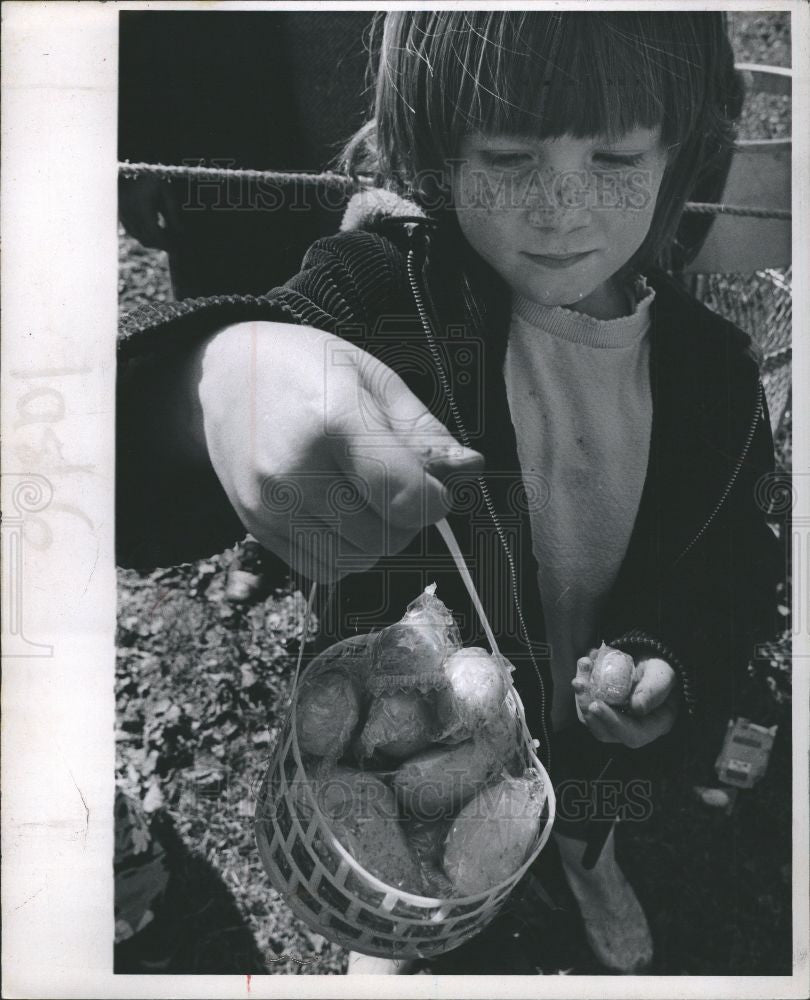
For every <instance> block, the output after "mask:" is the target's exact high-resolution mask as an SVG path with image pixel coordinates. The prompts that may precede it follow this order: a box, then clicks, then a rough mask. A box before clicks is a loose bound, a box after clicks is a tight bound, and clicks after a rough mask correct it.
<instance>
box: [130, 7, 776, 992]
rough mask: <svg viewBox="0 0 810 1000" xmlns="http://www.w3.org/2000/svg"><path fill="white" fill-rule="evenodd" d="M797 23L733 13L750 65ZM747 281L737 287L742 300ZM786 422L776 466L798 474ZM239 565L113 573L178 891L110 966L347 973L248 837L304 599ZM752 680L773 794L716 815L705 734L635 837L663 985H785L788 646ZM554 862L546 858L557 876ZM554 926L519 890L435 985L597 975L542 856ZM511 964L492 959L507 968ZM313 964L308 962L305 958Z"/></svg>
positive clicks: (156, 271) (633, 860) (154, 806)
mask: <svg viewBox="0 0 810 1000" xmlns="http://www.w3.org/2000/svg"><path fill="white" fill-rule="evenodd" d="M788 20H789V18H788V15H786V14H780V13H777V14H745V15H741V14H737V15H734V16H733V19H732V37H733V40H734V43H735V46H736V49H737V52H738V55H739V57H740V58H741V59H745V60H746V61H755V62H764V63H767V62H770V63H772V64H775V65H789V61H790V60H789V53H790V48H789V37H790V35H789V23H788ZM789 130H790V119H789V105H788V103H787V102H786V100H785V99H784V98H756V99H754V100H753V101H750V102H749V105H748V109H747V111H746V118H745V121H744V133H743V134H744V135H745V136H746V137H749V138H754V137H778V136H780V135H785V134H789ZM120 247H121V258H120V259H121V269H120V283H119V293H120V302H121V308H122V310H127V309H130V308H133V307H134V306H136V305H138V304H140V303H143V302H155V301H165V300H166V299H168V298H170V297H171V290H170V285H169V282H168V273H167V268H166V258H165V255H164V254H161V253H158V252H155V251H151V250H147V249H144V248H142V247H140V246H139V245H138V244H137V243H135V242H134V241H133V240H131V239H129V238H128V237H126V236H125V235H123V234H122V236H121V241H120ZM742 290H744V289H742V286H741V285H740V283H739V282H737V284H734V283H732V287H731V288H726V289H724V290H723V291H724V293H725V294H727V295H729V296H730V297H732V298H733V297H734V296H735V295H737V293H740V292H741V291H742ZM789 444H790V423H789V419H788V421H787V423H786V425H785V427H784V428H783V432H782V440H781V441H780V455H781V459H782V463H783V465H784V467H786V468H789V461H790V451H789ZM232 557H233V553H232V552H230V551H228V552H225V553H221V554H219V555H216V556H214V557H212V558H210V559H207V560H204V561H201V562H199V563H195V564H193V565H184V566H180V567H176V568H172V569H166V570H159V571H155V572H153V573H150V574H145V575H141V574H138V573H135V572H132V571H125V570H121V571H119V577H118V582H119V591H118V592H119V608H118V620H119V633H118V652H117V661H116V700H117V721H116V729H117V732H116V747H117V754H116V780H117V782H118V784H119V785H120V786H121V787H122V788H123V789H124V790H125V791H127V792H128V793H129V794H130V795H131V796H133V797H134V798H136V799H138V800H140V801H142V802H145V803H146V804H147V806H148V807H149V809H150V813H151V815H152V817H153V827H154V830H155V832H156V833H158V834H159V836H160V837H161V840H162V841H163V842H164V843H165V845H166V848H167V853H168V857H169V863H170V871H171V876H170V881H169V885H168V889H167V892H166V895H165V899H164V902H163V904H162V906H161V908H160V912H159V915H158V918H157V920H156V921H155V922H154V923H153V924H152V925H151V926H150V927H149V928H148V929H147V930H146V931H144V932H142V933H141V934H139V935H138V936H137V937H135V938H134V939H132V940H130V941H129V942H126V943H124V944H122V945H120V946H118V947H117V948H116V971H119V972H148V971H162V972H174V973H200V974H201V973H240V974H257V973H261V972H273V973H287V974H292V975H295V974H300V973H302V972H306V973H332V974H335V973H339V972H341V971H342V970H343V968H344V964H345V959H346V953H345V952H344V951H343V950H342V949H341V948H338V947H337V946H335V945H332V944H330V943H329V942H327V941H325V940H324V939H323V938H322V937H321V936H320V935H318V934H315V933H313V932H312V931H310V930H309V929H308V928H307V927H306V926H305V925H303V924H302V923H301V922H300V921H298V920H297V919H296V918H295V917H293V916H292V914H291V913H290V911H289V910H288V908H287V907H286V906H285V905H284V904H283V902H282V901H281V899H280V898H279V897H278V895H277V894H276V893H275V892H274V891H273V890H272V889H271V888H270V885H269V883H268V880H267V878H266V876H265V874H264V872H263V870H262V867H261V864H260V862H259V859H258V855H257V851H256V847H255V843H254V839H253V832H252V813H253V809H254V793H255V789H256V787H257V783H258V782H259V781H260V780H261V778H262V776H263V773H264V771H265V769H266V767H267V763H268V758H269V754H270V750H271V747H272V743H273V739H274V737H275V734H276V733H277V731H278V727H279V725H280V723H281V721H282V720H283V717H284V711H285V706H286V703H287V698H288V696H289V680H290V677H291V670H292V665H293V662H294V660H293V657H294V655H295V653H296V652H297V649H298V645H299V643H300V642H301V629H302V608H303V599H302V597H301V595H300V594H291V593H290V592H289V591H288V590H287V589H286V582H285V581H284V580H276V581H273V583H274V585H275V589H274V591H273V593H271V595H270V596H269V597H267V599H266V600H264V601H263V602H261V603H259V604H257V605H255V606H254V607H251V608H249V609H247V610H235V609H234V608H233V607H231V606H230V605H228V603H227V602H225V601H224V599H223V591H224V581H225V574H226V572H227V567H228V564H229V562H230V560H231V559H232ZM787 639H788V637H787V636H785V637H784V639H783V641H782V642H781V643H777V644H774V645H773V647H771V648H769V649H768V650H764V651H762V653H763V655H762V657H761V658H760V659H759V660H758V662H757V663H756V664H755V665H754V668H752V671H751V674H750V677H749V679H748V683H747V685H746V687H745V690H744V691H743V692H742V696H741V706H742V708H743V709H744V711H745V712H746V713H747V714H748V715H749V717H751V718H753V719H755V720H756V721H761V722H764V723H767V724H773V723H774V722H776V723H779V725H780V728H779V734H778V738H777V741H776V745H775V748H774V753H773V757H772V760H771V765H770V768H769V771H768V774H767V776H766V778H765V780H764V781H763V782H762V783H761V784H760V785H759V786H757V787H756V788H755V789H754V790H752V791H750V792H746V793H742V794H741V795H740V796H739V798H738V800H737V803H736V805H735V807H734V810H733V811H732V813H731V814H730V815H727V814H726V813H724V812H723V811H718V810H712V809H710V808H709V807H707V806H705V805H703V804H702V803H701V802H700V801H699V800H698V799H697V797H696V796H695V795H694V793H693V790H692V785H693V783H694V782H695V781H698V782H700V783H705V784H710V783H711V782H712V780H713V773H712V770H711V762H712V760H713V758H714V756H715V754H716V752H717V750H718V748H719V742H718V739H719V737H718V734H716V733H715V734H709V733H706V734H702V737H701V739H700V741H699V743H698V744H697V745H695V746H693V747H692V748H691V750H690V754H689V763H690V766H689V768H688V769H685V770H684V771H683V772H682V773H680V774H677V775H674V776H670V777H669V778H667V779H666V780H665V781H663V782H661V783H660V784H659V786H658V788H657V795H656V802H655V808H654V810H653V813H652V817H651V818H650V819H649V820H648V821H647V822H646V823H644V824H624V825H623V828H622V837H621V838H620V843H619V851H620V854H621V855H622V857H623V866H624V868H625V870H626V871H627V872H628V875H629V877H630V879H631V881H632V882H633V883H634V885H635V886H636V888H637V891H638V893H639V896H640V898H641V900H642V902H643V904H644V907H645V910H646V912H647V913H648V915H649V919H650V923H651V926H652V929H653V934H654V938H655V942H656V952H657V958H656V966H655V968H654V970H653V972H655V973H657V974H670V975H678V974H706V975H755V974H759V975H762V974H787V973H789V971H790V968H791V965H790V961H791V956H790V949H791V934H790V920H791V898H790V888H791V853H790V852H791V840H790V837H791V829H792V823H791V818H792V817H791V785H790V779H791V747H790V716H789V704H790V702H789V693H790V688H789V677H790V671H789V643H788V641H787ZM544 863H545V862H544ZM547 868H548V871H547V881H544V885H545V886H546V888H547V890H548V891H549V892H550V893H551V895H552V898H553V899H554V900H555V902H556V904H557V906H558V907H559V908H558V909H557V910H555V911H554V912H552V913H549V911H548V910H546V909H545V908H544V907H543V906H541V905H539V904H538V903H537V902H536V901H535V900H533V899H532V898H531V897H530V896H526V897H525V898H524V897H520V896H516V897H515V899H514V900H513V901H512V904H511V906H510V908H509V910H508V912H507V914H506V917H505V919H504V921H503V924H502V928H501V931H500V932H499V935H500V936H497V935H496V936H495V937H493V938H492V939H491V940H490V941H489V942H488V943H486V944H485V943H484V942H483V941H482V942H477V941H476V942H474V943H473V945H472V946H470V947H468V948H466V949H463V950H462V951H461V952H460V953H459V954H457V955H455V956H450V957H449V958H448V960H446V961H445V962H444V963H443V964H442V965H437V966H436V969H435V971H448V972H452V971H461V972H464V971H466V972H492V971H494V970H495V968H498V967H499V968H501V969H503V970H504V971H507V970H508V971H512V972H517V971H524V972H538V971H543V972H548V973H554V972H568V973H574V974H576V973H585V972H597V971H599V970H598V969H597V968H596V967H595V965H594V962H593V959H592V957H591V956H590V954H589V952H588V949H587V946H586V945H585V942H584V939H583V935H582V929H581V926H580V925H579V922H578V918H577V915H576V911H575V908H574V907H573V904H572V901H571V899H570V896H569V895H568V894H567V890H566V888H565V886H564V885H563V884H562V883H561V882H560V880H559V873H558V872H555V870H554V866H553V857H552V855H551V854H549V860H548V862H547ZM496 956H498V957H497V961H498V965H497V966H496V965H495V964H494V963H495V961H496ZM302 963H303V964H302Z"/></svg>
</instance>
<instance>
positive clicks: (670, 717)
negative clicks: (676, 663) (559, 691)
mask: <svg viewBox="0 0 810 1000" xmlns="http://www.w3.org/2000/svg"><path fill="white" fill-rule="evenodd" d="M596 653H597V651H596V650H595V649H592V650H591V651H590V653H589V655H588V656H581V657H580V658H579V660H577V676H576V677H575V678H574V679H573V680H572V681H571V685H572V687H573V688H574V697H575V699H576V707H577V714H578V715H579V718H580V721H581V722H583V723H584V724H585V725H586V726H587V727H588V729H589V730H590V732H591V733H592V734H593V736H594V737H595V738H596V739H597V740H599V741H600V742H601V743H623V744H624V745H625V746H627V747H632V748H634V749H637V748H638V747H642V746H646V745H647V744H648V743H652V741H653V740H657V739H658V737H659V736H664V735H665V734H666V733H668V732H669V731H670V729H672V727H673V726H674V725H675V719H676V717H677V715H678V705H679V702H680V692H679V690H678V687H677V675H676V674H675V671H674V670H673V669H672V667H671V666H670V665H669V664H668V663H667V662H666V660H662V659H660V658H658V657H653V656H650V657H643V658H641V659H639V660H636V685H635V687H634V689H633V693H632V695H631V697H630V703H629V705H628V706H627V711H625V712H617V711H616V710H615V709H614V708H612V707H611V706H610V705H608V704H606V703H605V702H604V701H599V700H594V699H593V698H592V697H591V694H590V687H591V685H590V674H591V670H592V669H593V664H594V661H595V659H596Z"/></svg>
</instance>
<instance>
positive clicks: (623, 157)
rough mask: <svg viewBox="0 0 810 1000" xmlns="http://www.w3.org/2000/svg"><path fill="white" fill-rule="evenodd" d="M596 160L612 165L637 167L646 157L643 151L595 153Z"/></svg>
mask: <svg viewBox="0 0 810 1000" xmlns="http://www.w3.org/2000/svg"><path fill="white" fill-rule="evenodd" d="M593 158H594V160H598V161H599V162H600V163H606V164H607V165H608V166H610V167H637V166H638V165H639V163H641V161H642V160H643V159H644V154H643V153H594V157H593Z"/></svg>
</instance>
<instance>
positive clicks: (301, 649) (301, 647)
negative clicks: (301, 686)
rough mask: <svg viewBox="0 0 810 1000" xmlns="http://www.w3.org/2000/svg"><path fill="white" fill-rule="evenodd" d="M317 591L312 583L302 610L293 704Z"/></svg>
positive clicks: (292, 688) (292, 696) (292, 689)
mask: <svg viewBox="0 0 810 1000" xmlns="http://www.w3.org/2000/svg"><path fill="white" fill-rule="evenodd" d="M317 589H318V584H317V583H315V582H314V581H313V584H312V586H311V587H310V589H309V597H308V598H307V606H306V608H305V609H304V624H303V625H302V632H301V642H300V644H299V646H298V657H297V659H296V661H295V674H294V675H293V681H292V686H291V687H290V691H291V692H292V694H291V698H292V701H293V704H294V702H295V691H296V689H297V688H298V675H299V674H300V673H301V662H302V661H303V659H304V646H306V644H307V636H308V635H309V620H310V618H311V617H312V605H313V604H314V603H315V591H316V590H317Z"/></svg>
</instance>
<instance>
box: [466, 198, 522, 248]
mask: <svg viewBox="0 0 810 1000" xmlns="http://www.w3.org/2000/svg"><path fill="white" fill-rule="evenodd" d="M456 214H457V216H458V221H459V225H460V227H461V231H462V233H463V234H464V236H465V238H466V240H467V242H468V243H469V244H470V245H471V246H472V248H473V249H474V250H475V251H476V252H477V253H478V254H480V255H481V256H482V257H484V258H486V259H489V260H494V259H496V258H497V257H499V256H500V255H502V254H503V253H504V252H505V251H508V250H509V249H510V248H512V247H515V246H517V243H516V232H515V228H516V221H517V220H516V219H515V213H514V212H509V211H507V210H504V209H497V208H492V207H481V208H475V209H471V208H461V209H458V208H457V210H456Z"/></svg>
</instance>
